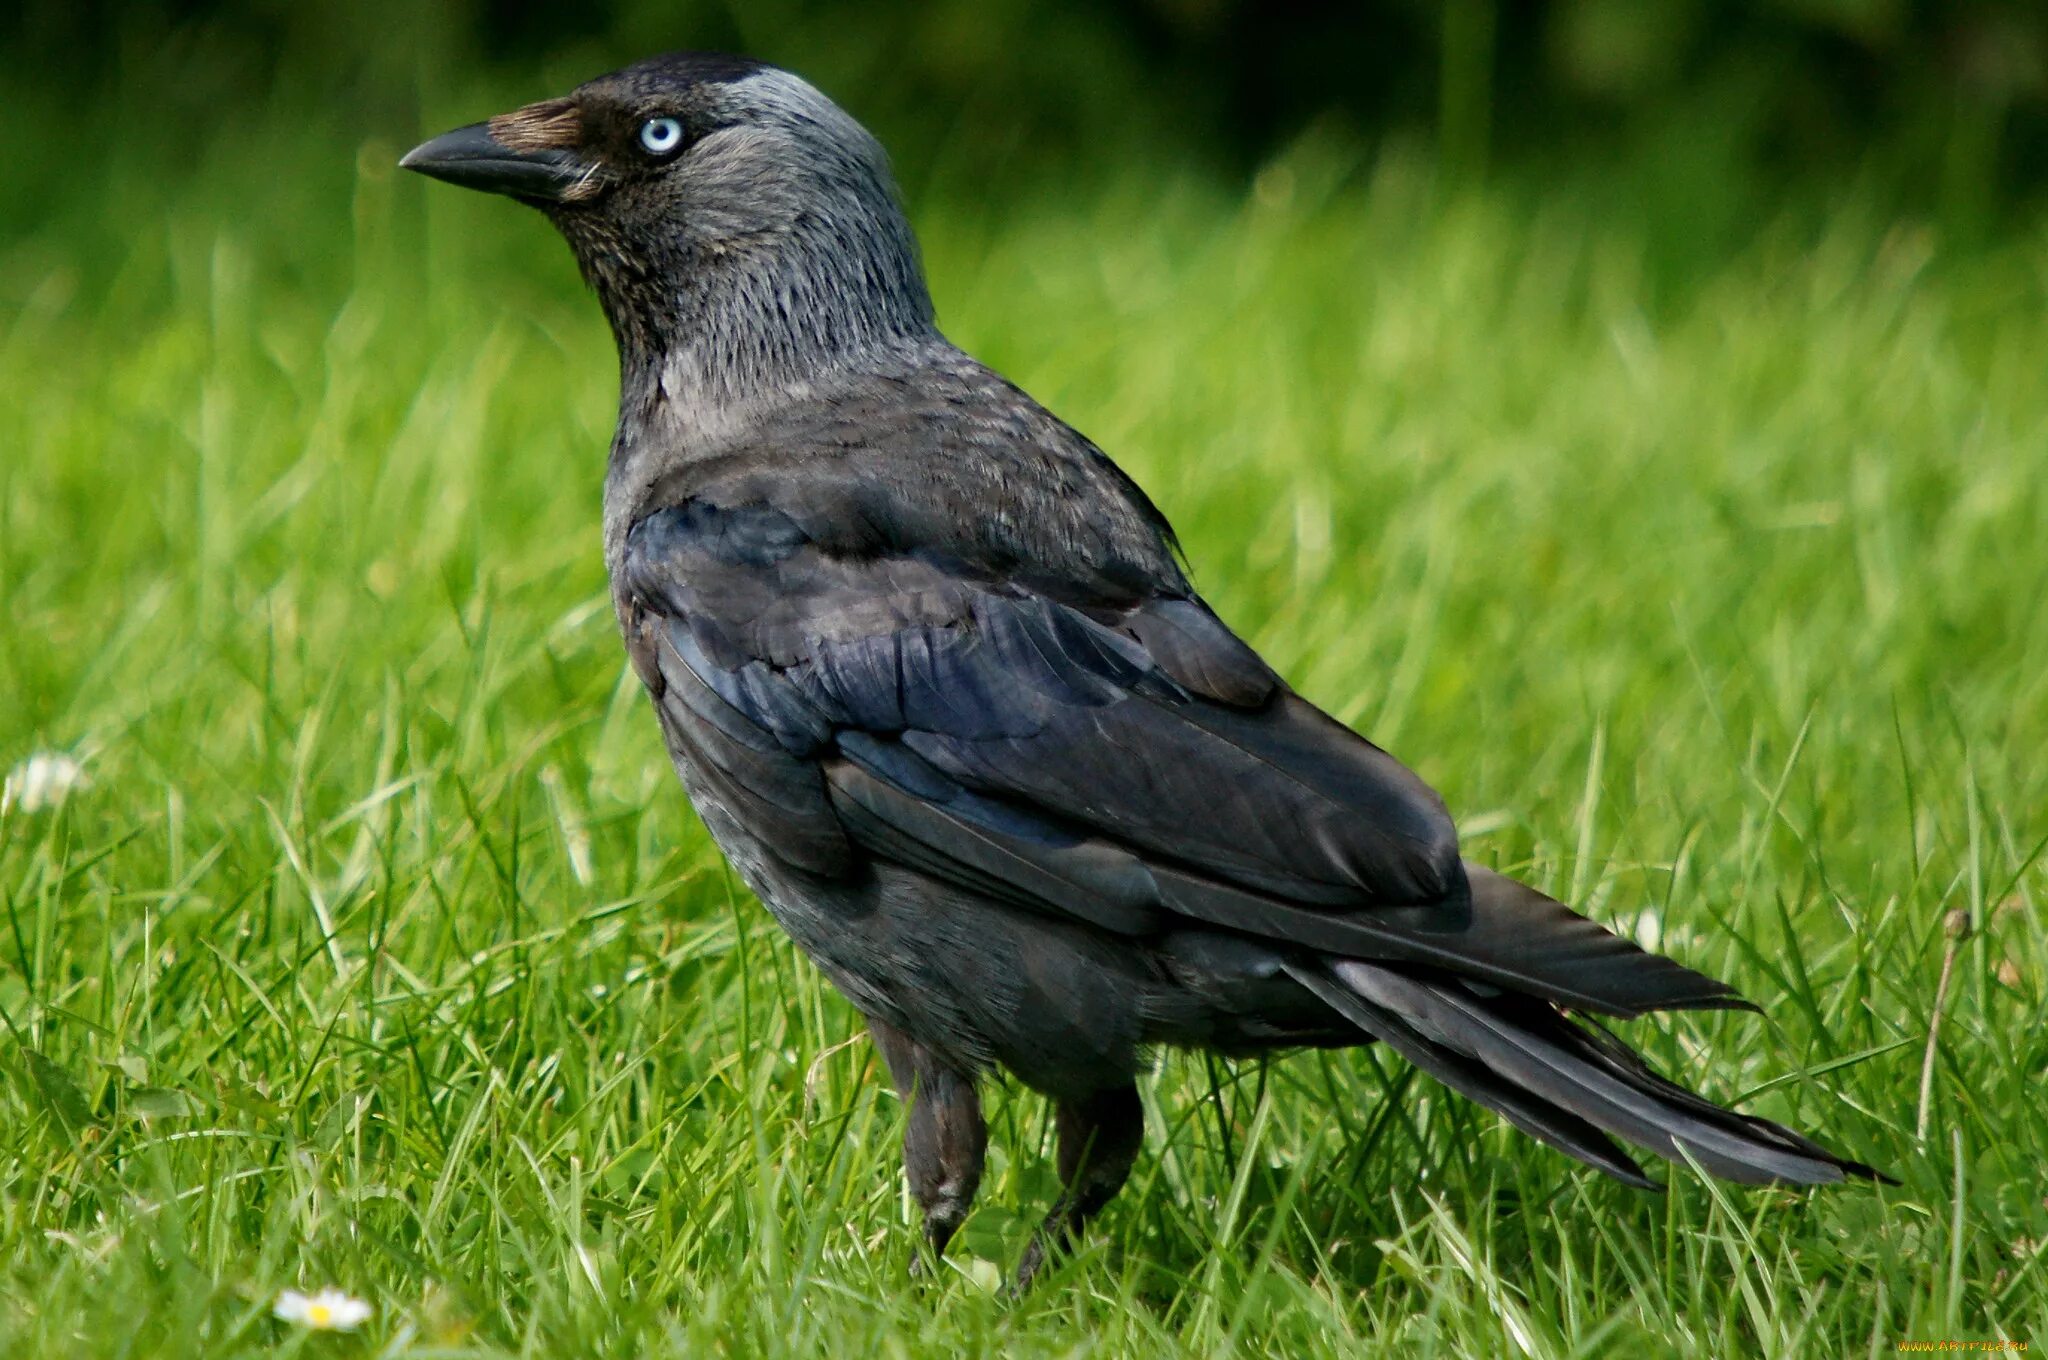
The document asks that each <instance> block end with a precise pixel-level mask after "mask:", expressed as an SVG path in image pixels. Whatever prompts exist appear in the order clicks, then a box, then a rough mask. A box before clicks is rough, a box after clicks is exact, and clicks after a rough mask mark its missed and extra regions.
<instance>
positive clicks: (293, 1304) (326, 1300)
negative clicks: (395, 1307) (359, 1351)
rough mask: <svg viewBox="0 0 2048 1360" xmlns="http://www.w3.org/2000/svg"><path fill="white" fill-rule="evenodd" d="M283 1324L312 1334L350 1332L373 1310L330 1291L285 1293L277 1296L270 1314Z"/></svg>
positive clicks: (361, 1302) (332, 1289)
mask: <svg viewBox="0 0 2048 1360" xmlns="http://www.w3.org/2000/svg"><path fill="white" fill-rule="evenodd" d="M270 1311H271V1312H272V1313H273V1314H275V1315H276V1316H277V1317H279V1318H282V1319H283V1320H284V1321H286V1322H296V1323H298V1324H299V1326H301V1327H304V1328H305V1329H306V1330H308V1331H313V1332H352V1331H354V1330H355V1329H356V1328H358V1327H360V1326H362V1325H363V1324H364V1323H365V1322H368V1321H369V1320H370V1314H371V1313H373V1312H375V1311H376V1310H375V1309H373V1308H371V1307H370V1305H369V1304H367V1303H365V1302H363V1301H362V1300H361V1299H358V1298H351V1297H350V1296H349V1295H347V1294H344V1293H342V1292H341V1291H340V1290H339V1289H335V1288H332V1287H329V1288H326V1289H323V1290H321V1291H320V1292H319V1293H317V1294H301V1293H300V1292H299V1291H298V1290H296V1289H287V1290H285V1291H284V1292H283V1293H281V1294H279V1295H278V1296H277V1302H276V1303H275V1304H274V1305H272V1307H271V1310H270Z"/></svg>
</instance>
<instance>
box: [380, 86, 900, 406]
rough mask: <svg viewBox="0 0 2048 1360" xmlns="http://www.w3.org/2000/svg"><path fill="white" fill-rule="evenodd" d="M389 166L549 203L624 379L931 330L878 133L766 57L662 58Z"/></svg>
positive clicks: (444, 138)
mask: <svg viewBox="0 0 2048 1360" xmlns="http://www.w3.org/2000/svg"><path fill="white" fill-rule="evenodd" d="M399 164H400V165H402V166H404V167H405V168H407V169H409V170H417V171H419V172H420V173H421V174H424V175H430V176H432V177H434V178H435V179H440V180H446V181H447V182H449V183H451V184H459V185H461V186H463V187H465V188H470V189H483V190H488V191H490V192H492V193H499V194H505V195H507V196H509V197H512V198H515V199H518V200H519V201H521V202H523V203H528V204H531V205H532V206H534V207H537V208H539V209H541V210H542V211H543V212H544V213H546V214H547V216H548V218H549V219H550V220H551V221H552V222H553V223H554V224H555V226H556V227H557V228H558V229H560V231H561V232H562V234H563V235H564V236H565V237H567V238H568V241H569V245H570V247H571V248H572V249H573V250H574V251H575V253H576V257H577V260H578V262H579V263H580V264H581V265H582V267H583V272H584V275H585V277H587V278H588V279H589V280H590V282H591V284H592V286H593V287H594V288H596V290H597V292H598V295H599V298H600V300H601V301H602V302H603V304H604V307H605V311H606V314H607V315H608V316H609V317H610V318H611V321H612V326H613V329H614V331H615V332H616V333H617V335H618V338H619V346H620V351H621V355H622V358H624V360H625V361H626V365H627V369H628V371H629V373H630V372H631V371H632V370H633V368H634V367H635V365H636V364H640V365H642V366H652V367H653V368H654V369H659V367H660V366H661V364H662V362H663V361H664V360H665V359H672V358H673V357H674V356H676V355H677V354H679V353H682V352H687V353H688V354H689V355H690V356H693V357H692V358H691V359H690V362H692V363H694V364H695V365H696V366H697V367H698V368H699V369H700V370H703V372H702V373H701V374H700V376H701V377H703V378H706V379H710V378H716V377H719V376H720V373H721V372H722V371H723V370H725V369H729V368H731V367H732V366H733V365H736V364H741V363H749V364H755V365H757V366H763V365H764V366H765V367H767V368H770V369H772V368H775V367H776V366H778V365H780V364H785V363H787V364H791V365H794V366H795V367H796V368H798V369H804V368H806V367H815V366H816V364H817V363H819V362H824V361H827V360H829V357H830V355H831V354H832V353H836V352H841V351H844V350H846V349H847V348H848V347H857V346H859V345H861V344H863V343H871V342H874V341H876V340H878V339H886V338H889V337H892V336H900V335H906V334H920V333H923V332H925V331H928V330H929V329H930V326H931V302H930V299H929V297H928V295H927V293H926V291H925V286H924V280H923V274H922V270H921V269H920V267H919V264H918V258H917V247H916V243H915V240H914V238H913V237H912V235H911V232H910V227H909V225H908V223H907V222H906V221H905V220H904V217H903V213H902V210H901V207H900V206H899V204H898V201H897V195H896V190H895V185H894V182H893V181H892V179H891V178H890V174H889V165H888V158H887V156H886V155H885V154H884V153H883V151H882V148H881V145H880V144H879V143H878V142H876V140H875V139H874V138H873V137H872V136H871V135H869V133H868V132H867V131H866V129H864V128H862V127H861V126H860V124H859V123H857V122H855V121H854V120H853V119H852V118H851V117H849V116H848V115H847V114H846V113H845V111H844V110H842V109H840V108H839V106H838V105H836V104H834V103H833V102H832V101H831V100H829V99H827V98H826V97H825V96H824V95H822V94H820V93H819V92H818V91H817V90H816V89H815V88H813V87H812V86H811V85H810V84H808V83H807V82H805V81H804V80H802V79H800V78H798V77H797V76H794V75H792V74H790V73H789V72H787V71H783V70H779V69H777V68H775V67H773V66H768V65H765V64H763V63H761V62H757V61H752V60H749V59H747V58H742V57H728V56H717V55H710V54H704V53H677V54H673V55H669V56H663V57H655V58H652V59H650V60H647V61H643V62H640V63H639V64H637V65H634V66H629V67H627V68H626V69H624V70H622V71H615V72H613V73H611V74H610V75H605V76H599V77H598V78H597V79H595V80H592V81H589V82H587V83H585V84H583V85H580V86H578V87H577V88H576V89H574V90H572V91H570V92H569V93H568V94H567V95H564V96H562V97H561V98H558V99H547V100H542V101H541V102H540V103H537V104H529V105H527V106H526V107H524V108H520V109H515V110H513V111H512V112H510V113H503V114H499V115H498V116H497V117H495V118H490V119H487V120H485V121H484V122H481V123H472V124H470V125H469V126H468V127H462V128H457V129H455V130H454V131H453V132H448V133H444V134H442V135H441V136H439V137H436V138H434V139H432V140H431V141H428V142H425V143H423V144H421V145H420V146H417V147H415V148H413V149H412V150H411V151H410V152H408V153H406V155H405V158H404V159H403V160H401V161H400V162H399ZM723 376H724V377H725V378H727V379H732V380H737V379H741V378H750V379H751V378H760V377H763V376H772V375H764V374H757V373H745V374H743V373H738V372H724V374H723Z"/></svg>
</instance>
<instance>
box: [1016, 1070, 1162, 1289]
mask: <svg viewBox="0 0 2048 1360" xmlns="http://www.w3.org/2000/svg"><path fill="white" fill-rule="evenodd" d="M1053 1123H1054V1127H1055V1129H1056V1130H1057V1132H1058V1135H1059V1169H1060V1184H1061V1186H1062V1187H1063V1188H1062V1190H1061V1192H1060V1197H1059V1201H1058V1202H1057V1203H1055V1204H1054V1205H1053V1207H1052V1212H1051V1213H1049V1214H1047V1215H1046V1216H1045V1222H1044V1223H1043V1224H1041V1225H1040V1226H1039V1229H1038V1232H1037V1233H1036V1234H1035V1235H1033V1237H1032V1239H1031V1242H1030V1245H1028V1246H1026V1247H1025V1248H1024V1259H1023V1260H1021V1261H1019V1262H1018V1263H1017V1290H1018V1292H1019V1293H1021V1292H1023V1291H1024V1290H1026V1289H1028V1288H1030V1287H1031V1279H1032V1277H1033V1276H1034V1275H1036V1274H1037V1273H1038V1270H1039V1267H1040V1266H1042V1265H1044V1264H1045V1256H1046V1253H1047V1252H1048V1251H1052V1250H1058V1249H1059V1248H1062V1247H1065V1246H1066V1245H1067V1244H1068V1243H1069V1242H1071V1241H1073V1240H1074V1239H1075V1238H1076V1237H1078V1236H1079V1235H1080V1233H1081V1230H1082V1229H1083V1228H1084V1227H1086V1226H1087V1224H1088V1220H1089V1219H1091V1218H1093V1217H1094V1216H1095V1215H1096V1214H1097V1213H1098V1212H1100V1211H1101V1209H1102V1207H1103V1206H1104V1205H1105V1204H1108V1203H1109V1202H1110V1201H1111V1200H1112V1199H1114V1198H1116V1192H1117V1191H1119V1190H1121V1189H1123V1188H1124V1182H1125V1181H1126V1180H1128V1179H1129V1178H1130V1174H1131V1163H1133V1162H1135V1161H1136V1160H1137V1159H1138V1147H1139V1145H1140V1144H1141V1143H1143V1142H1144V1140H1145V1107H1144V1105H1143V1104H1142V1103H1141V1102H1140V1101H1139V1099H1138V1088H1137V1087H1136V1086H1119V1087H1116V1088H1114V1089H1112V1090H1108V1091H1098V1092H1096V1093H1095V1094H1094V1095H1091V1096H1089V1097H1087V1098H1086V1099H1085V1100H1075V1101H1066V1100H1063V1101H1061V1102H1060V1103H1059V1105H1058V1106H1057V1108H1056V1109H1055V1111H1054V1115H1053Z"/></svg>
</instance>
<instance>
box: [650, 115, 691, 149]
mask: <svg viewBox="0 0 2048 1360" xmlns="http://www.w3.org/2000/svg"><path fill="white" fill-rule="evenodd" d="M682 144H683V125H682V124H681V123H679V122H677V121H676V120H675V119H673V118H650V119H648V120H647V121H646V122H644V123H642V124H641V125H640V145H641V146H642V147H644V148H646V151H647V154H648V155H650V156H666V155H668V154H669V153H670V152H671V151H674V150H675V149H676V148H677V147H679V146H681V145H682Z"/></svg>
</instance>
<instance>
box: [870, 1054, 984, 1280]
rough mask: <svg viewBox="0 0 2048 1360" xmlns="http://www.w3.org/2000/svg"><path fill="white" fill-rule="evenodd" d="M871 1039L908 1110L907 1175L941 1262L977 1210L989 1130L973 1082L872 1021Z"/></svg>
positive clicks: (928, 1239)
mask: <svg viewBox="0 0 2048 1360" xmlns="http://www.w3.org/2000/svg"><path fill="white" fill-rule="evenodd" d="M868 1031H869V1032H870V1033H871V1034H873V1035H874V1039H875V1047H876V1048H879V1049H881V1050H882V1057H883V1059H884V1060H886V1061H887V1062H888V1064H889V1075H890V1077H891V1078H893V1079H894V1081H895V1083H896V1093H897V1094H898V1095H900V1096H902V1097H903V1102H904V1104H905V1105H906V1106H908V1107H909V1116H908V1121H907V1122H906V1123H905V1125H904V1128H903V1171H904V1174H905V1175H906V1176H907V1177H908V1178H909V1181H910V1193H911V1196H912V1198H914V1199H916V1201H917V1207H918V1208H920V1209H922V1210H923V1211H924V1236H925V1241H926V1242H927V1243H929V1244H930V1246H931V1249H932V1256H933V1257H934V1259H936V1258H937V1257H938V1256H939V1254H940V1253H942V1252H944V1251H945V1249H946V1243H947V1242H948V1241H950V1240H952V1237H953V1233H954V1232H955V1231H956V1230H957V1229H958V1228H959V1227H960V1224H961V1222H962V1221H963V1220H965V1219H966V1217H967V1211H968V1209H969V1208H970V1207H972V1206H973V1204H974V1192H975V1191H976V1190H977V1189H979V1188H980V1186H981V1157H982V1152H983V1150H984V1149H985V1148H987V1146H988V1126H987V1125H986V1124H984V1123H982V1119H981V1097H980V1096H979V1095H977V1094H976V1093H975V1089H974V1078H973V1077H971V1076H969V1075H967V1074H966V1073H963V1072H959V1071H956V1070H955V1069H954V1068H952V1067H950V1066H948V1065H947V1064H945V1063H944V1062H942V1061H940V1060H939V1058H938V1057H937V1056H936V1055H935V1054H933V1053H932V1051H931V1050H930V1049H928V1048H926V1047H925V1046H924V1045H922V1044H920V1043H918V1042H917V1041H916V1040H915V1039H913V1038H911V1037H910V1036H909V1035H907V1034H905V1033H904V1032H903V1031H902V1030H900V1029H897V1028H896V1027H895V1026H893V1025H890V1024H888V1023H886V1022H885V1021H882V1020H877V1019H875V1018H874V1017H873V1016H869V1017H868Z"/></svg>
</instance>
